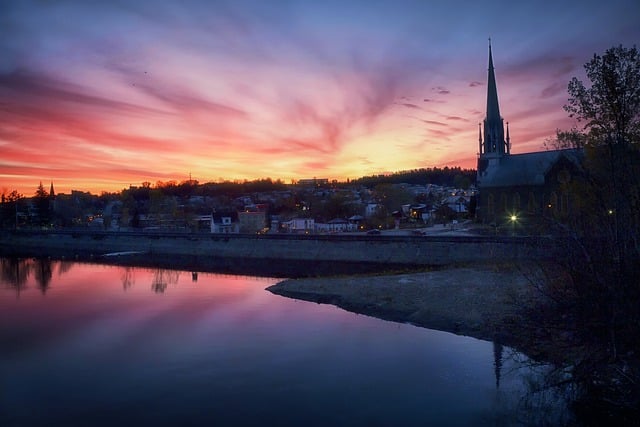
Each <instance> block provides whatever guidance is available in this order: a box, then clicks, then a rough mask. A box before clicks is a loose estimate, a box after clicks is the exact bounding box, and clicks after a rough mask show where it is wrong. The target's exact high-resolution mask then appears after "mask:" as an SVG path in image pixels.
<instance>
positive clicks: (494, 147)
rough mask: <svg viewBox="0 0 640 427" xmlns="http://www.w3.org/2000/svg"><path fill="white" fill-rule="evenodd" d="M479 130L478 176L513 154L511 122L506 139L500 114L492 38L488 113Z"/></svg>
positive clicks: (488, 80) (488, 81) (488, 83)
mask: <svg viewBox="0 0 640 427" xmlns="http://www.w3.org/2000/svg"><path fill="white" fill-rule="evenodd" d="M478 126H479V132H478V149H479V151H478V155H479V158H478V176H480V174H481V173H482V172H483V171H484V170H485V169H486V168H487V167H488V166H490V165H497V164H498V163H499V160H500V158H502V157H504V156H508V155H509V154H511V138H510V137H509V123H508V122H507V131H506V139H505V128H504V119H503V118H502V117H501V116H500V105H499V103H498V88H497V86H496V74H495V70H494V68H493V55H492V52H491V39H489V74H488V79H487V113H486V116H485V119H484V122H483V123H480V124H479V125H478Z"/></svg>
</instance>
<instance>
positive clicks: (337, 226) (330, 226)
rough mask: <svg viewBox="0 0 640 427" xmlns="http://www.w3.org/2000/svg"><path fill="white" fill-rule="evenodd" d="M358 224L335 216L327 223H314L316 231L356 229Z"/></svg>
mask: <svg viewBox="0 0 640 427" xmlns="http://www.w3.org/2000/svg"><path fill="white" fill-rule="evenodd" d="M357 229H358V226H357V225H356V224H353V223H350V222H349V221H348V220H346V219H343V218H335V219H332V220H331V221H329V222H327V223H316V224H315V231H316V232H317V233H343V232H345V231H356V230H357Z"/></svg>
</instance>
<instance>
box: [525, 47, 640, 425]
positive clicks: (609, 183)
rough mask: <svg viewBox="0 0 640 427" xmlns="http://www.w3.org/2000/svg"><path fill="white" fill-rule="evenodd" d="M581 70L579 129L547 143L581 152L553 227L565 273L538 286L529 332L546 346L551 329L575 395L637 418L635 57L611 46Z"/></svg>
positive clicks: (638, 121)
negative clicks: (565, 211) (544, 306)
mask: <svg viewBox="0 0 640 427" xmlns="http://www.w3.org/2000/svg"><path fill="white" fill-rule="evenodd" d="M584 68H585V71H586V76H587V78H588V79H589V85H585V84H584V83H583V82H582V81H580V80H579V79H577V78H573V79H572V80H571V82H570V83H569V86H568V92H569V99H568V104H567V105H566V106H565V110H566V111H567V112H568V113H569V115H570V116H571V117H573V118H575V119H577V120H578V123H580V124H582V128H574V129H572V130H570V131H568V132H564V133H563V132H558V139H557V143H558V146H557V148H581V147H583V148H584V161H583V167H582V171H581V174H580V176H577V177H573V178H572V179H570V180H569V177H566V178H567V180H566V181H567V183H566V185H567V186H568V187H569V188H570V190H571V191H572V192H573V193H574V194H575V195H576V196H577V197H576V198H575V203H577V204H578V206H576V207H578V208H579V215H575V216H573V217H570V218H567V220H566V222H565V223H564V224H556V226H558V227H559V228H560V229H562V230H564V231H565V232H566V233H565V235H564V236H565V237H568V239H565V240H562V242H564V243H566V244H567V245H566V246H565V247H564V248H563V251H564V252H565V254H566V257H565V258H564V260H563V266H564V267H565V271H566V272H567V273H568V274H564V273H563V274H557V275H554V279H553V280H546V282H548V285H547V287H546V289H545V292H546V294H547V295H548V296H550V299H549V301H552V306H553V307H554V309H553V310H549V311H548V312H547V314H544V315H543V313H545V312H544V311H541V310H538V312H537V313H534V314H533V316H535V319H536V321H535V323H536V327H535V328H534V329H532V330H536V331H544V330H547V331H555V332H556V333H555V334H554V335H553V336H554V339H556V340H558V334H557V331H558V330H564V331H565V334H564V336H563V338H562V341H566V342H568V343H569V344H570V345H571V349H570V350H568V351H567V352H566V353H568V354H571V353H573V355H574V356H576V357H577V359H578V360H579V362H576V361H575V359H574V360H570V361H568V362H567V361H566V360H565V361H562V362H561V363H568V364H571V366H570V367H568V368H567V371H571V372H572V376H573V379H574V380H575V381H576V383H578V384H580V387H582V389H583V390H584V391H585V392H586V394H585V396H588V399H593V398H594V396H596V397H597V396H600V398H601V399H600V398H598V400H599V402H598V403H597V404H598V405H602V404H604V405H605V406H607V407H608V408H609V409H608V411H618V412H619V411H624V412H625V413H627V414H628V413H629V412H627V411H631V412H630V413H634V414H636V415H637V408H638V407H639V405H640V357H639V355H640V239H639V238H640V234H639V232H640V55H639V54H638V50H637V49H636V47H633V48H631V49H627V48H624V47H622V46H619V47H614V48H611V49H608V50H607V51H606V52H605V53H604V55H602V56H599V55H594V57H593V58H592V59H591V60H590V61H589V62H587V63H586V64H585V67H584ZM547 317H548V318H547ZM563 358H564V355H563ZM605 401H606V404H605V403H603V402H605ZM586 402H591V400H587V401H586ZM591 403H592V402H591ZM591 403H588V404H587V405H586V406H593V405H592V404H591ZM632 408H636V409H632ZM634 411H635V412H634ZM636 415H634V416H636ZM625 417H626V415H625ZM632 418H633V417H631V418H629V419H632ZM636 419H637V416H636ZM611 424H615V422H614V421H612V422H611Z"/></svg>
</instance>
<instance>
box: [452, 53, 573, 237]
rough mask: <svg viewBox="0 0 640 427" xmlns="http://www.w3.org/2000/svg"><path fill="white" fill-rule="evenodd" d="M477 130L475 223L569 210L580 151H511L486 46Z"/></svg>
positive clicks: (491, 62) (531, 216)
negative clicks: (483, 94) (482, 105)
mask: <svg viewBox="0 0 640 427" xmlns="http://www.w3.org/2000/svg"><path fill="white" fill-rule="evenodd" d="M478 134H479V137H478V148H479V155H478V169H477V186H478V190H479V194H478V195H477V208H476V216H477V218H478V219H479V220H480V221H482V222H484V223H493V224H501V223H505V222H507V221H509V220H510V219H511V221H514V220H515V219H513V218H518V217H524V216H526V217H528V218H529V219H534V218H542V217H544V216H547V215H554V216H566V215H570V214H571V209H572V206H573V203H572V197H571V192H570V185H568V184H569V183H570V182H571V180H572V178H573V177H575V176H576V174H578V173H579V171H580V164H581V161H582V158H583V156H584V154H583V152H582V150H577V149H569V150H551V151H544V152H534V153H525V154H511V138H510V135H509V123H508V122H507V125H506V129H505V126H504V119H503V118H502V117H501V116H500V107H499V103H498V92H497V87H496V78H495V71H494V68H493V57H492V53H491V45H489V73H488V84H487V111H486V117H485V119H484V122H483V123H482V124H479V130H478ZM448 206H449V207H451V208H452V209H453V210H455V208H454V207H453V206H452V205H451V204H449V203H448Z"/></svg>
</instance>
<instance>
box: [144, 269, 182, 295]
mask: <svg viewBox="0 0 640 427" xmlns="http://www.w3.org/2000/svg"><path fill="white" fill-rule="evenodd" d="M179 278H180V273H179V272H178V271H175V270H164V269H161V268H157V269H156V270H155V271H154V272H153V281H152V282H151V289H153V291H154V292H155V293H163V292H164V291H166V290H167V285H175V284H176V283H178V279H179Z"/></svg>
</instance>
